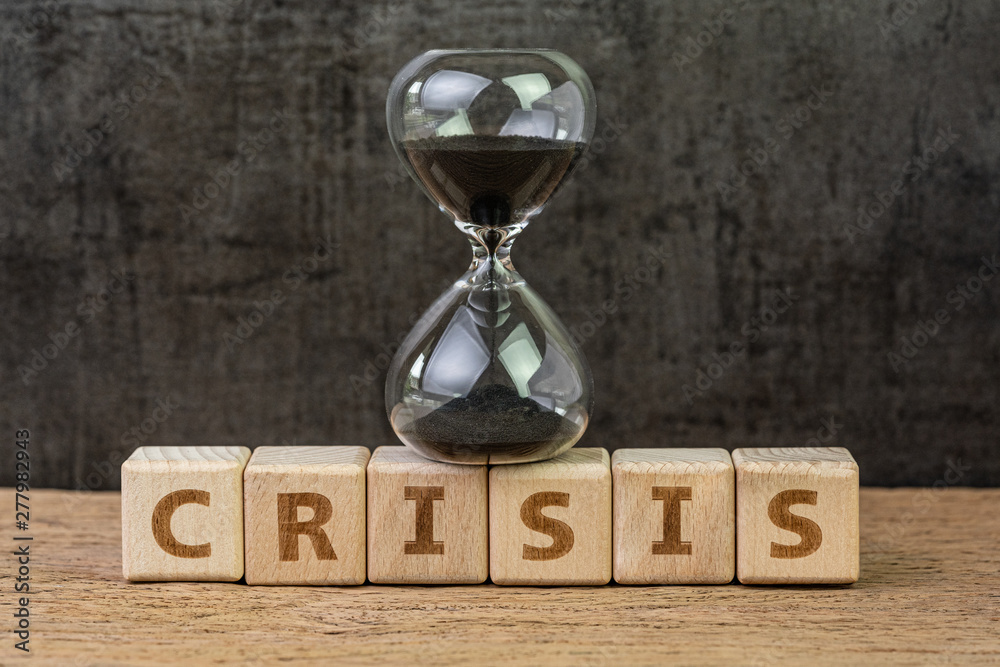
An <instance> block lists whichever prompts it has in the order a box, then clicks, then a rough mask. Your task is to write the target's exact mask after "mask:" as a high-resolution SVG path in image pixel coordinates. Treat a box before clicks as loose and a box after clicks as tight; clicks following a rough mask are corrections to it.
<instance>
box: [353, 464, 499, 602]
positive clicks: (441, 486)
mask: <svg viewBox="0 0 1000 667" xmlns="http://www.w3.org/2000/svg"><path fill="white" fill-rule="evenodd" d="M486 485H487V470H486V466H472V465H470V466H465V465H451V464H448V463H438V462H436V461H430V460H428V459H425V458H422V457H420V456H418V455H417V454H414V453H413V452H412V451H411V450H410V449H409V448H407V447H379V448H378V449H376V450H375V453H374V454H372V458H371V461H370V462H369V464H368V579H369V580H371V581H372V582H375V583H385V584H475V583H481V582H484V581H486V577H487V576H488V574H489V548H488V539H489V529H488V526H487V512H488V501H487V486H486Z"/></svg>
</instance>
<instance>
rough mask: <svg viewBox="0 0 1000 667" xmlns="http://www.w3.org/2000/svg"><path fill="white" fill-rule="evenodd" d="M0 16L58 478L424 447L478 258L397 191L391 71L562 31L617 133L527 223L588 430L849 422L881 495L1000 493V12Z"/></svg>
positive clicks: (23, 350)
mask: <svg viewBox="0 0 1000 667" xmlns="http://www.w3.org/2000/svg"><path fill="white" fill-rule="evenodd" d="M723 10H729V12H731V13H725V14H722V12H723ZM720 17H721V19H720ZM716 20H720V23H718V24H717V25H713V22H714V21H716ZM706 22H707V23H706ZM706 26H708V27H706ZM719 28H722V30H721V33H720V34H718V35H714V34H713V33H712V32H711V31H712V30H715V31H718V30H719ZM0 31H2V47H0V48H2V51H0V54H2V59H0V117H2V125H0V133H2V134H0V155H2V156H3V157H2V160H0V236H2V239H0V255H2V258H3V259H2V268H0V336H2V340H3V348H2V352H0V355H2V372H3V376H2V382H0V405H2V409H0V437H3V438H4V439H5V440H7V441H9V444H10V447H11V448H12V447H13V440H14V432H15V429H18V428H28V429H30V430H31V433H32V444H31V447H32V456H33V459H32V460H33V461H34V463H35V466H34V467H33V468H32V471H33V478H32V479H33V482H34V484H36V485H53V486H70V487H83V486H89V487H91V488H114V487H116V486H117V484H118V472H117V464H118V463H119V462H120V459H121V456H122V454H123V453H127V452H129V451H131V448H132V446H134V445H135V444H138V441H139V437H137V436H135V435H129V431H130V429H139V430H137V431H136V432H137V433H139V434H140V435H141V438H142V439H143V441H145V442H146V443H155V444H247V445H251V446H252V445H258V444H276V443H300V444H302V443H312V444H318V443H332V444H338V443H343V444H348V443H350V444H358V443H361V444H366V445H371V446H374V445H378V444H383V443H391V442H392V441H393V440H394V438H393V435H392V432H391V430H390V429H389V427H388V423H387V421H386V418H385V414H384V408H383V399H382V382H383V379H384V375H385V374H384V371H383V370H381V368H380V366H382V365H384V361H385V357H380V354H381V353H382V351H383V350H384V349H386V347H387V346H390V345H391V344H392V343H393V342H394V341H396V340H398V339H399V338H401V336H402V335H404V334H405V332H406V331H407V330H408V328H409V325H410V322H411V321H412V318H413V317H414V316H415V315H416V314H417V313H419V312H420V311H421V309H422V308H425V307H426V306H427V305H429V303H430V302H431V301H432V300H433V299H434V297H436V296H437V294H438V293H439V292H440V291H441V289H442V287H443V286H444V284H445V283H447V282H448V281H450V280H452V279H454V278H455V277H457V276H458V275H459V274H460V273H461V272H462V271H463V270H464V268H465V266H466V265H467V262H468V255H469V251H468V246H467V243H466V241H465V240H463V238H462V237H461V236H460V235H459V234H458V232H456V231H455V230H454V229H453V228H452V227H451V226H450V224H449V223H447V221H446V219H445V218H444V216H442V215H441V214H440V213H438V212H437V211H436V210H434V207H433V206H432V205H431V204H430V203H429V202H428V201H427V200H426V199H425V198H424V197H423V195H422V194H421V193H420V192H419V191H418V190H417V188H416V186H415V185H413V184H412V183H409V182H406V181H402V180H401V179H400V177H399V173H398V170H397V159H396V157H395V155H394V154H393V151H392V148H391V146H390V145H389V142H388V140H387V137H386V132H385V123H384V112H383V108H384V106H383V105H384V98H385V93H386V89H387V87H388V84H389V81H390V79H391V77H392V76H393V74H394V73H395V72H396V70H397V69H398V68H399V67H400V66H402V65H403V64H404V63H405V62H406V61H407V60H409V59H410V58H411V57H412V56H414V55H416V54H417V53H419V52H421V51H423V50H425V49H429V48H434V47H457V46H493V47H499V46H512V47H528V46H543V45H544V46H550V47H554V48H558V49H561V50H564V51H565V52H567V53H568V54H570V55H571V56H572V57H574V58H575V59H576V60H578V61H579V62H580V63H581V64H582V65H583V66H584V68H585V69H586V70H587V71H588V72H589V74H590V76H591V78H592V79H593V82H594V85H595V87H596V89H597V91H598V97H599V104H600V111H599V113H600V119H599V123H598V132H599V133H601V132H604V133H605V137H606V139H607V140H606V141H605V142H604V144H599V145H598V146H596V147H595V151H594V155H593V160H592V161H591V162H590V163H589V166H588V168H587V169H586V170H585V171H583V172H581V173H579V174H578V175H577V176H575V177H574V179H573V183H572V185H571V186H570V187H568V188H566V189H565V190H564V191H563V192H562V193H561V194H560V196H559V197H558V198H557V199H556V200H555V202H554V203H553V204H552V205H551V206H550V207H549V208H548V209H547V210H546V211H545V212H544V213H543V214H542V215H541V216H540V218H539V219H538V220H537V221H536V222H535V223H534V224H533V225H532V227H531V228H530V229H529V230H528V232H527V233H526V234H525V235H524V237H523V238H522V239H521V240H519V241H518V242H517V244H516V245H515V247H514V259H515V263H516V264H517V265H518V267H519V268H520V269H521V271H522V273H523V274H524V275H525V276H526V277H527V278H528V280H529V281H530V282H532V284H533V285H534V286H535V287H536V288H537V289H538V290H539V292H541V294H542V295H543V296H544V297H545V298H546V299H548V300H549V301H550V303H551V304H552V306H553V307H554V308H555V310H556V311H557V312H558V313H559V314H560V315H561V316H562V317H563V318H564V320H565V321H566V323H567V324H568V325H571V326H573V327H576V328H577V330H578V331H580V332H581V335H582V336H583V337H585V338H586V342H585V351H586V353H587V355H588V357H589V359H590V362H591V364H592V366H593V369H594V375H595V382H596V388H597V413H596V418H595V420H594V421H593V423H592V426H591V428H590V430H589V431H588V433H587V435H586V436H585V438H584V440H583V441H582V443H581V444H582V445H585V446H605V447H609V448H616V447H622V446H650V447H655V446H660V447H662V446H673V447H681V446H716V447H719V446H721V447H726V448H730V449H732V448H735V447H740V446H747V445H758V446H774V445H804V444H807V443H809V442H810V439H811V438H817V440H818V439H819V438H818V437H817V436H824V437H825V436H827V435H828V431H827V430H823V429H824V424H825V423H828V422H830V421H831V420H833V422H834V423H835V425H834V429H833V430H835V431H836V433H835V435H834V437H833V438H832V440H830V441H831V442H836V443H837V444H840V445H844V446H847V447H849V448H850V449H851V450H852V451H853V452H854V454H855V456H856V458H857V459H858V460H859V462H860V464H861V469H862V480H863V482H864V483H866V484H889V485H895V484H931V483H933V482H935V481H936V480H945V481H944V483H947V484H951V483H954V482H955V481H958V482H959V483H962V484H996V483H998V482H1000V457H998V456H997V453H998V447H997V442H998V434H1000V433H998V419H997V410H996V406H997V398H998V397H997V391H998V386H1000V363H998V362H1000V334H998V327H997V321H998V320H997V316H998V308H1000V279H994V280H992V281H988V282H985V284H982V283H979V282H977V281H978V278H977V273H978V272H979V271H980V267H981V266H982V259H981V258H983V257H986V258H987V259H989V260H991V261H992V260H993V258H995V257H996V256H997V255H996V253H997V252H998V245H1000V243H998V242H1000V239H998V226H997V225H998V222H997V221H998V216H997V213H998V208H1000V186H998V182H1000V119H998V115H997V114H998V110H997V107H998V103H1000V59H998V58H997V48H996V45H997V41H996V40H997V35H998V34H1000V5H998V4H997V3H995V2H989V1H986V0H983V1H981V2H962V1H955V2H951V1H949V2H937V1H932V0H928V1H927V2H923V3H917V2H915V1H914V2H911V3H910V4H906V3H903V4H900V3H896V2H874V3H868V2H861V1H860V0H858V1H854V2H818V1H814V2H786V1H773V2H770V1H764V2H759V1H755V0H750V1H743V0H732V1H730V2H713V3H705V2H695V1H693V0H691V1H680V2H669V3H666V2H663V3H654V2H597V3H576V2H574V1H573V0H566V1H564V2H562V3H552V4H544V5H543V4H540V3H535V2H517V1H515V2H511V1H510V0H504V1H503V2H495V3H494V2H484V1H479V2H466V3H451V2H443V1H439V2H417V3H403V2H399V1H398V0H384V1H382V2H380V1H378V0H376V1H375V2H373V3H368V2H361V1H357V0H351V1H349V2H344V3H334V4H329V3H327V4H325V5H323V4H321V3H316V2H258V1H256V0H219V1H218V2H216V3H209V2H205V3H202V4H198V3H194V2H180V1H175V0H161V1H154V2H144V1H143V2H140V1H138V0H132V1H129V0H84V1H80V2H61V1H59V0H53V1H52V2H47V3H41V4H39V3H33V2H5V3H3V5H2V6H0ZM699 40H700V42H701V43H702V45H703V46H702V47H701V52H700V53H699V52H698V47H697V46H696V44H697V42H698V41H699ZM685 53H687V54H688V55H689V57H690V60H689V61H684V60H683V58H682V56H684V54H685ZM817 93H821V94H820V95H817ZM810 104H811V105H812V106H813V107H814V108H813V109H810V108H809V105H810ZM276 114H277V115H276ZM796 114H798V117H799V119H801V121H798V120H795V117H796ZM793 120H794V123H795V124H793V122H792V121H793ZM272 122H273V123H274V125H273V130H274V131H271V130H269V129H268V128H269V126H270V125H271V123H272ZM88 137H90V140H88ZM939 137H940V138H939ZM935 142H937V143H936V144H935ZM935 146H936V148H935ZM73 151H77V152H79V155H78V156H77V155H75V154H74V153H73ZM754 156H756V158H757V160H759V161H760V162H762V163H763V164H761V165H759V166H757V165H754V164H753V163H752V162H748V160H752V159H753V158H754ZM915 156H916V157H917V158H918V159H922V158H924V157H925V158H926V159H927V162H926V163H923V162H919V163H918V162H915V161H914V160H915ZM921 156H922V157H921ZM251 158H252V159H251ZM908 161H909V165H907V164H906V163H907V162H908ZM227 165H231V166H232V167H233V170H234V171H238V173H237V174H236V175H235V176H232V177H230V178H229V179H228V182H226V181H227V179H225V178H220V181H222V182H223V185H221V186H218V187H216V186H213V185H211V183H212V177H213V174H215V173H216V172H218V171H219V170H222V169H225V168H226V166H227ZM751 167H752V168H751ZM741 168H742V169H744V170H746V171H747V172H751V171H752V172H754V173H753V174H752V175H751V176H749V177H748V178H746V179H745V182H743V183H741V179H742V177H739V178H736V179H734V175H735V171H734V170H735V169H741ZM897 180H898V181H899V182H898V183H896V181H897ZM722 183H726V184H728V185H726V186H722V185H720V184H722ZM894 186H895V192H894V193H893V187H894ZM730 188H732V189H731V190H730ZM206 190H207V192H206ZM196 192H197V193H198V194H196ZM879 193H882V194H881V196H882V197H883V198H884V199H886V205H885V206H884V207H883V208H884V210H880V206H882V205H881V204H879V199H878V197H879ZM206 195H208V196H207V197H206ZM890 199H891V201H890ZM183 207H191V210H188V209H186V208H183ZM198 207H201V210H199V208H198ZM859 207H869V208H871V209H872V211H874V213H875V215H873V217H872V218H871V219H868V220H865V219H862V220H861V221H860V223H859V220H858V219H859V214H858V209H859ZM862 228H864V229H863V233H858V232H861V231H862ZM317 239H328V240H329V242H330V243H331V244H333V246H335V247H332V249H331V250H329V251H327V250H325V249H320V250H318V251H317ZM654 253H655V254H658V255H660V256H662V257H663V259H662V260H658V259H655V258H654V259H650V257H651V256H652V254H654ZM314 254H315V255H318V256H319V258H318V259H316V260H315V261H310V260H309V258H310V256H313V255H314ZM647 261H651V262H654V263H658V264H659V266H658V267H656V268H654V269H653V270H652V271H647V270H646V269H644V268H643V267H644V266H645V263H646V262H647ZM303 262H305V265H304V266H305V269H303V274H301V275H299V277H298V278H296V275H295V273H294V271H295V270H296V269H295V267H297V266H303ZM306 269H312V270H311V271H307V270H306ZM121 270H124V271H125V273H124V275H123V276H122V278H115V277H114V275H115V274H114V272H116V271H121ZM289 271H292V272H293V273H291V274H290V273H289ZM983 273H984V275H992V273H991V269H987V268H984V269H983ZM970 281H971V285H968V284H969V282H970ZM956 285H968V288H967V289H978V291H976V292H975V293H972V292H969V293H968V294H967V295H961V294H959V293H958V292H956V291H954V290H955V288H956ZM776 291H790V294H791V295H792V297H793V298H792V299H791V301H790V302H791V304H792V305H791V306H790V307H788V308H787V309H786V310H785V312H783V313H777V312H771V311H769V310H768V308H769V307H770V306H771V305H772V304H773V303H774V302H775V299H776V296H775V294H776ZM102 292H103V294H102ZM275 294H277V296H279V297H280V298H281V303H279V304H277V305H276V306H274V307H273V312H269V314H268V315H267V317H265V318H263V323H261V324H260V326H258V327H255V328H254V327H250V328H246V327H244V328H243V329H240V324H241V321H242V320H241V318H251V317H253V318H254V321H255V322H256V321H257V317H256V316H252V313H253V312H254V309H255V303H258V302H261V304H260V305H261V307H262V308H263V309H264V310H269V308H271V306H269V305H267V304H264V303H262V302H263V301H264V300H267V299H269V298H271V296H272V295H275ZM605 302H611V303H609V304H608V305H609V307H610V309H611V310H614V312H613V313H611V314H609V315H598V314H597V313H598V310H599V309H601V308H602V306H603V304H605ZM588 313H591V314H592V315H593V319H594V320H596V321H597V324H598V325H599V326H593V325H590V324H588V322H589V321H590V320H589V319H588V318H589V317H590V315H588ZM935 314H939V315H940V316H941V319H942V320H945V319H946V320H947V321H944V322H943V323H941V324H934V325H933V326H931V325H929V324H928V325H926V328H927V329H929V330H931V331H933V332H934V335H932V336H927V335H926V334H923V333H920V329H919V327H920V326H921V324H920V323H922V322H923V323H925V324H926V323H927V321H929V320H933V319H934V317H935ZM754 318H757V320H755V319H754ZM761 318H763V319H764V320H765V321H767V322H769V326H767V328H766V330H764V329H763V328H762V327H760V326H758V325H757V324H754V322H755V321H760V319H761ZM603 319H606V322H604V323H603V324H601V322H602V320H603ZM67 326H68V327H69V330H70V331H71V332H73V333H75V335H73V336H72V337H66V338H65V340H61V341H59V342H62V343H65V347H64V348H63V349H59V348H58V347H55V348H53V347H50V348H48V349H47V351H48V353H49V354H50V355H52V354H54V355H55V358H54V359H51V360H48V359H46V360H44V361H45V363H46V364H47V365H46V366H45V367H44V368H40V370H38V372H37V374H27V375H30V376H26V374H25V372H24V369H21V370H19V367H21V366H23V367H24V368H27V369H30V368H31V364H32V360H33V357H34V354H35V351H36V350H37V351H39V354H43V355H44V353H45V351H46V350H45V349H44V346H45V345H46V344H48V343H50V336H49V334H54V338H56V339H61V338H62V337H61V336H60V335H58V333H57V332H59V331H65V330H66V328H67ZM243 334H250V335H249V336H243ZM230 336H237V337H239V338H238V340H239V342H233V340H232V338H229V337H230ZM902 337H909V338H911V339H912V338H914V337H915V339H916V340H915V342H916V345H919V347H914V348H913V349H912V350H911V349H908V348H907V349H906V350H905V352H907V353H912V359H908V360H907V362H906V363H904V364H894V363H893V360H892V359H891V358H890V357H889V353H898V354H900V355H902V352H903V351H904V350H903V349H902V347H903V342H902V340H901V339H902ZM734 343H735V344H737V345H738V347H737V349H740V347H739V346H742V349H745V350H746V352H745V353H744V354H743V355H741V356H739V357H737V358H735V359H734V360H733V362H732V363H731V364H730V365H729V366H728V367H726V368H722V367H721V366H712V364H713V363H714V359H715V358H714V356H713V355H714V354H716V353H718V354H719V355H720V356H721V357H722V358H723V360H724V361H725V354H726V351H727V350H728V349H730V348H731V346H732V345H733V344H734ZM34 363H35V364H36V366H38V367H41V366H42V363H43V361H42V357H34ZM894 365H895V366H896V368H894ZM699 371H701V372H703V373H705V375H704V376H703V377H702V376H700V375H699ZM366 372H367V378H366ZM22 376H26V377H22ZM352 376H353V381H352ZM699 381H700V384H699ZM685 385H689V386H690V387H692V388H695V389H698V388H699V387H700V389H699V391H700V392H701V393H697V394H692V392H691V391H690V390H689V391H687V392H686V391H685ZM701 390H703V391H701ZM686 394H687V395H686ZM689 398H690V401H689V400H688V399H689ZM158 404H160V405H161V406H162V405H165V406H168V407H167V409H164V408H163V407H160V408H159V410H157V408H158ZM168 413H169V414H168ZM156 419H160V421H156ZM143 425H145V428H146V430H147V431H153V430H154V427H155V431H154V432H153V433H152V434H149V435H146V434H144V433H143V432H142V430H141V429H142V428H143ZM814 442H815V441H814ZM7 451H12V449H9V450H7ZM949 465H951V466H953V467H957V468H960V469H961V470H962V475H961V476H956V474H954V473H950V474H949V473H948V470H949ZM12 481H13V472H12V466H11V465H6V466H2V467H0V483H3V484H10V483H11V482H12Z"/></svg>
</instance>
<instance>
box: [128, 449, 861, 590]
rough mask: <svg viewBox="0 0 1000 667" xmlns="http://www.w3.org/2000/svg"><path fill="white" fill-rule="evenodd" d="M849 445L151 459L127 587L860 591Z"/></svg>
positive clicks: (135, 509)
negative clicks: (474, 460)
mask: <svg viewBox="0 0 1000 667" xmlns="http://www.w3.org/2000/svg"><path fill="white" fill-rule="evenodd" d="M858 485H859V476H858V465H857V463H856V462H855V460H854V458H853V457H852V456H851V453H850V452H848V451H847V450H846V449H844V448H841V447H784V448H780V447H779V448H746V449H737V450H735V451H733V452H732V455H730V453H729V452H727V451H726V450H724V449H619V450H617V451H616V452H615V453H614V456H609V455H608V452H607V450H605V449H602V448H576V449H571V450H569V451H568V452H566V453H564V454H562V455H561V456H558V457H556V458H554V459H551V460H548V461H541V462H538V463H526V464H518V465H509V466H492V467H488V466H480V465H453V464H448V463H438V462H435V461H430V460H428V459H424V458H422V457H420V456H419V455H417V454H415V453H413V452H412V451H410V450H409V449H407V448H405V447H399V446H393V447H379V448H377V449H376V450H375V451H374V453H371V454H369V451H368V449H367V448H365V447H349V446H337V447H321V446H320V447H259V448H257V449H256V450H255V451H254V452H253V453H252V454H251V452H250V450H249V449H248V448H246V447H140V448H138V449H136V450H135V452H134V453H133V454H132V456H131V457H130V458H129V459H128V460H127V461H125V463H123V464H122V563H123V572H124V575H125V578H126V579H128V580H131V581H231V582H235V581H239V580H240V579H242V578H243V577H244V576H245V578H246V583H247V584H250V585H262V584H264V585H267V584H269V585H283V584H284V585H329V586H343V585H357V584H363V583H365V582H366V581H369V582H371V583H373V584H479V583H484V582H486V581H487V579H491V580H492V581H493V583H495V584H500V585H519V586H524V585H528V586H531V585H560V586H563V585H581V586H584V585H585V586H594V585H603V584H607V583H609V582H610V581H611V580H612V578H613V579H614V580H615V581H616V582H618V583H619V584H626V585H628V584H632V585H667V584H728V583H730V582H732V581H733V578H734V576H735V578H736V579H737V580H738V581H739V582H741V583H743V584H851V583H854V582H855V581H857V580H858V575H859V546H860V545H859V533H858Z"/></svg>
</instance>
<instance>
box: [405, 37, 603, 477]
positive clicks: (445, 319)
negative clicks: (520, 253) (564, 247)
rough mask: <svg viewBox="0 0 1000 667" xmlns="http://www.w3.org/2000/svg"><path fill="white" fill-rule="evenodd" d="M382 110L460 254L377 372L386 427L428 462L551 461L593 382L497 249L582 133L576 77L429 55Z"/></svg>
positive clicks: (540, 65) (580, 145) (578, 432)
mask: <svg viewBox="0 0 1000 667" xmlns="http://www.w3.org/2000/svg"><path fill="white" fill-rule="evenodd" d="M386 116H387V122H388V127H389V135H390V137H391V139H392V141H393V144H394V146H395V148H396V151H397V153H398V154H399V157H400V159H401V160H402V161H403V164H404V165H405V166H406V168H407V169H408V171H409V172H410V174H411V175H412V176H413V177H414V179H415V180H416V181H417V182H418V183H420V185H421V186H422V187H423V189H424V191H425V192H426V193H427V195H428V196H429V197H430V198H431V199H432V200H433V201H434V202H435V203H436V204H437V205H438V206H439V207H440V209H441V211H442V212H444V213H445V214H446V215H447V216H448V217H450V218H451V219H452V220H453V221H454V223H455V224H456V225H457V226H458V228H459V229H460V230H462V231H463V232H464V233H466V234H467V235H468V236H469V239H470V241H471V242H472V247H473V261H472V265H471V267H470V268H469V270H468V271H467V272H466V274H465V275H464V276H462V277H461V278H460V279H459V280H458V281H457V282H456V283H455V284H454V285H453V286H452V287H451V288H449V289H448V290H447V291H446V292H445V293H444V294H442V295H441V296H440V297H439V298H438V300H437V301H436V302H435V303H434V305H433V306H431V308H430V309H429V310H428V311H427V313H425V314H424V316H423V317H422V318H421V319H420V321H419V322H418V323H417V324H416V326H415V327H414V328H413V330H412V331H411V332H410V333H409V335H408V336H407V338H406V339H405V340H404V341H403V343H402V344H401V346H400V349H399V351H398V352H397V353H396V356H395V358H394V359H393V362H392V364H391V365H390V368H389V375H388V378H387V381H386V410H387V412H388V415H389V419H390V422H391V423H392V426H393V429H394V430H395V432H396V434H397V435H398V436H399V437H400V439H401V440H402V441H403V442H404V443H406V444H407V445H409V446H411V447H413V448H414V449H415V450H416V451H417V452H419V453H420V454H422V455H424V456H426V457H429V458H432V459H435V460H439V461H448V462H454V463H476V464H482V463H515V462H525V461H536V460H541V459H545V458H550V457H552V456H555V455H557V454H559V453H560V452H562V451H564V450H566V449H568V448H570V447H572V446H573V444H575V443H576V441H577V440H579V438H580V437H581V436H582V435H583V432H584V430H585V429H586V427H587V423H588V421H589V418H590V413H591V411H592V408H593V381H592V378H591V374H590V369H589V367H588V366H587V363H586V360H585V359H584V357H583V355H582V353H581V352H580V350H579V349H578V348H577V346H576V345H575V344H574V342H573V340H572V338H571V337H570V335H569V333H568V332H567V331H566V328H565V327H564V326H563V324H562V323H561V322H560V321H559V318H558V317H557V316H556V315H555V313H554V312H553V311H552V310H551V308H549V306H548V305H547V304H546V303H545V302H544V301H543V300H542V299H541V298H540V297H539V296H538V294H537V293H536V292H535V291H534V290H533V289H531V287H529V286H528V284H527V283H526V282H525V281H524V279H523V278H522V277H521V276H520V275H519V274H518V272H517V271H516V270H515V269H514V267H513V265H512V263H511V261H510V248H511V244H512V242H513V240H514V238H515V237H516V236H517V235H518V234H519V233H520V232H521V231H522V230H523V229H524V227H525V225H527V223H528V221H529V220H530V219H531V218H532V217H533V216H534V215H536V214H537V213H539V212H540V211H541V209H542V207H543V206H544V205H545V203H546V201H548V199H549V198H550V197H551V196H552V195H553V193H554V192H555V191H556V190H557V189H558V188H559V186H560V184H561V183H563V182H565V179H566V177H567V176H568V175H569V174H570V173H571V172H572V171H573V169H574V167H575V166H576V164H577V163H578V160H579V158H580V157H581V156H582V154H583V152H584V150H585V149H586V146H587V144H588V143H589V142H590V139H591V137H592V136H593V131H594V122H595V103H594V91H593V88H592V86H591V84H590V81H589V79H588V78H587V75H586V74H585V73H584V72H583V70H582V69H581V68H580V67H579V66H578V65H577V64H576V63H575V62H573V61H572V60H571V59H569V58H568V57H567V56H565V55H563V54H561V53H558V52H556V51H545V50H540V51H511V50H495V51H494V50H464V51H429V52H427V53H425V54H423V55H421V56H419V57H417V58H415V59H414V60H413V61H411V62H410V63H409V64H407V65H406V66H405V67H404V68H403V69H402V70H400V72H399V73H398V74H397V75H396V78H395V79H394V80H393V83H392V85H391V87H390V90H389V96H388V99H387V102H386Z"/></svg>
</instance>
